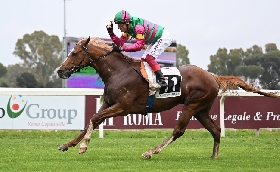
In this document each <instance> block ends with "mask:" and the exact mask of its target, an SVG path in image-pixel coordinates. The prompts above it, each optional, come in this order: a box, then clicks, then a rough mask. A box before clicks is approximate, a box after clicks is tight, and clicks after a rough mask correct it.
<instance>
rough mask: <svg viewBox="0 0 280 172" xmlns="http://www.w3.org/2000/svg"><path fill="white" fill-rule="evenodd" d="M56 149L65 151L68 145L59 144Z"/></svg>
mask: <svg viewBox="0 0 280 172" xmlns="http://www.w3.org/2000/svg"><path fill="white" fill-rule="evenodd" d="M58 150H61V151H63V152H64V151H67V150H68V147H67V146H65V145H61V146H59V147H58Z"/></svg>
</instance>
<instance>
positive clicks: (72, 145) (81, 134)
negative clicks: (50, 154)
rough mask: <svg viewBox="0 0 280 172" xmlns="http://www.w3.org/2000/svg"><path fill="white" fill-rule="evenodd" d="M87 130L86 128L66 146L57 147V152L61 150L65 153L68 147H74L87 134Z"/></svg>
mask: <svg viewBox="0 0 280 172" xmlns="http://www.w3.org/2000/svg"><path fill="white" fill-rule="evenodd" d="M87 128H88V127H86V128H85V129H84V131H82V132H81V133H80V134H79V135H78V136H77V137H76V138H74V139H73V140H72V141H70V142H68V143H66V144H63V145H61V146H59V147H58V150H62V151H67V150H68V147H75V146H76V145H77V144H78V143H79V142H80V141H81V140H82V139H83V137H84V135H85V134H86V132H87Z"/></svg>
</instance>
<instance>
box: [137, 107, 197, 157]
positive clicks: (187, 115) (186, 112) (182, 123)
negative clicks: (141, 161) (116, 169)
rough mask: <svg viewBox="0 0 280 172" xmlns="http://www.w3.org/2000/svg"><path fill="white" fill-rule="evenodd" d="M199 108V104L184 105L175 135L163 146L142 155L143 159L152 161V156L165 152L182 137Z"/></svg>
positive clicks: (160, 145)
mask: <svg viewBox="0 0 280 172" xmlns="http://www.w3.org/2000/svg"><path fill="white" fill-rule="evenodd" d="M196 108H198V104H192V105H188V106H186V105H184V107H183V110H182V113H181V115H180V117H179V120H178V123H177V125H176V127H175V128H174V130H173V133H172V135H171V136H170V137H168V138H167V139H166V140H165V141H163V142H162V143H161V144H159V145H158V146H156V147H155V148H154V149H151V150H149V151H147V152H145V153H143V154H142V156H143V157H145V158H148V159H150V158H151V157H152V154H158V153H159V152H160V151H161V150H163V149H164V148H165V147H166V146H168V145H169V144H170V143H172V142H173V141H175V140H176V139H178V138H179V137H181V136H182V135H183V134H184V132H185V130H186V126H187V125H188V123H189V121H190V119H191V117H192V116H193V115H194V113H195V112H194V109H196Z"/></svg>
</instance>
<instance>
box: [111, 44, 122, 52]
mask: <svg viewBox="0 0 280 172" xmlns="http://www.w3.org/2000/svg"><path fill="white" fill-rule="evenodd" d="M112 45H113V51H115V52H118V53H120V52H121V51H122V47H119V46H117V45H116V44H114V43H112Z"/></svg>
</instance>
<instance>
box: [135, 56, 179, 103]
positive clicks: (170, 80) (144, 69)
mask: <svg viewBox="0 0 280 172" xmlns="http://www.w3.org/2000/svg"><path fill="white" fill-rule="evenodd" d="M140 71H141V74H142V76H143V77H144V78H145V80H146V81H147V82H148V83H149V96H151V95H154V94H155V97H156V98H167V97H176V96H180V95H181V87H180V84H181V81H182V76H181V73H180V72H179V70H178V69H177V67H162V68H161V71H162V73H163V75H164V79H165V82H166V83H167V85H168V87H167V88H166V89H162V88H160V85H159V84H158V83H157V81H156V75H155V73H154V72H153V71H152V69H151V67H150V66H149V64H148V63H147V62H145V61H141V67H140Z"/></svg>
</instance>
